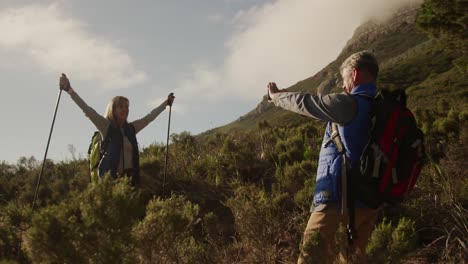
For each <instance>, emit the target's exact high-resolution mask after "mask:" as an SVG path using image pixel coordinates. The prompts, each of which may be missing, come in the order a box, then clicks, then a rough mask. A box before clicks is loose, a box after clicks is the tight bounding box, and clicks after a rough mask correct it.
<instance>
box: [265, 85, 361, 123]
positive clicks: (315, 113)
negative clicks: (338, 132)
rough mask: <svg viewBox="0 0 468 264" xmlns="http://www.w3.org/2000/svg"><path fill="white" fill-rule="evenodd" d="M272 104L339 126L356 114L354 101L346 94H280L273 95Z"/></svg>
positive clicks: (349, 120)
mask: <svg viewBox="0 0 468 264" xmlns="http://www.w3.org/2000/svg"><path fill="white" fill-rule="evenodd" d="M273 103H274V104H275V105H276V106H279V107H282V108H284V109H286V110H289V111H293V112H296V113H298V114H301V115H305V116H308V117H312V118H314V119H317V120H322V121H326V122H333V123H338V124H340V125H346V124H347V123H349V122H351V121H352V120H353V119H354V116H355V115H356V112H357V103H356V99H355V98H354V97H353V96H352V95H350V94H346V93H332V94H327V95H311V94H306V93H300V92H282V93H277V94H275V96H274V99H273Z"/></svg>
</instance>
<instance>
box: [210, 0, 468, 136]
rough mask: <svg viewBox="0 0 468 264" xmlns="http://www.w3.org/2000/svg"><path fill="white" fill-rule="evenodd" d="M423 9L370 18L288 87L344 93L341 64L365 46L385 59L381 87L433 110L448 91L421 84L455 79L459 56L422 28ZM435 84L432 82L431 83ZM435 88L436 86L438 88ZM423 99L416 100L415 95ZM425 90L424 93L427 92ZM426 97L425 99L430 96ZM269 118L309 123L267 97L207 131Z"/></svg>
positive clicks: (459, 87) (459, 86) (245, 127)
mask: <svg viewBox="0 0 468 264" xmlns="http://www.w3.org/2000/svg"><path fill="white" fill-rule="evenodd" d="M417 12H418V8H414V7H413V8H410V9H405V10H401V11H399V12H398V13H397V14H395V15H394V16H393V17H392V18H390V19H389V20H388V21H386V22H377V21H369V22H367V23H365V24H363V25H361V26H360V27H358V28H357V29H356V30H355V33H354V35H353V37H352V38H351V39H350V40H349V41H348V43H347V44H346V45H345V47H344V48H343V50H342V51H341V53H340V54H339V55H338V57H337V58H336V60H335V61H333V62H331V63H330V64H329V65H328V66H326V67H325V68H323V69H322V70H321V71H319V72H318V73H316V74H315V75H314V76H312V77H309V78H306V79H304V80H302V81H299V82H298V83H296V84H295V85H292V86H291V87H288V88H287V89H288V90H289V91H301V92H306V93H320V94H326V93H330V92H332V91H339V92H340V91H341V84H340V81H341V80H340V79H341V76H340V74H339V66H340V65H341V63H342V61H343V60H344V59H345V58H347V57H348V56H349V55H350V54H352V53H355V52H357V51H361V50H364V49H367V50H371V51H373V52H374V53H375V54H376V56H377V58H378V59H379V63H380V78H379V82H378V87H379V88H390V89H393V88H402V89H405V90H406V89H409V90H408V92H409V93H410V107H411V106H413V105H416V104H417V105H420V106H421V107H422V108H424V109H429V108H430V106H431V105H433V104H434V103H437V102H436V101H437V99H438V97H439V96H441V95H442V94H439V95H436V96H435V97H434V96H432V97H431V96H429V94H430V93H431V92H430V91H432V89H433V88H431V89H429V91H427V95H428V96H427V97H426V96H421V92H416V91H417V90H420V89H421V85H423V86H424V85H426V86H427V85H428V84H430V83H433V82H434V81H436V80H435V79H436V78H435V76H436V75H438V74H442V73H445V75H449V76H445V77H444V78H451V77H452V75H454V76H457V75H458V74H457V73H450V71H451V69H452V68H453V65H452V63H451V61H452V60H454V59H455V58H456V56H457V54H452V53H449V52H444V51H443V50H440V48H438V47H437V44H436V43H435V41H434V40H431V39H429V38H428V37H427V35H426V34H424V33H423V32H422V31H420V30H418V28H417V26H416V17H417ZM456 79H457V80H456V81H455V82H454V84H455V85H456V87H447V89H449V90H450V91H447V92H448V93H449V95H453V93H455V92H456V93H463V91H465V92H466V89H467V85H466V78H463V79H464V80H463V79H462V80H460V78H459V77H456ZM430 86H432V85H430ZM434 88H435V87H434ZM412 92H415V94H414V95H415V96H414V97H418V98H419V99H420V100H419V101H418V102H417V103H416V102H415V101H414V100H413V98H412V96H411V95H412ZM423 93H424V91H423ZM424 97H425V98H424ZM262 120H268V122H269V123H270V124H274V125H278V126H284V125H296V124H299V123H301V122H304V121H306V119H305V118H302V117H300V116H298V115H295V114H292V113H288V112H286V111H283V110H281V109H278V108H275V107H274V106H273V105H272V104H269V103H268V102H267V100H266V98H263V100H262V101H261V102H260V103H259V104H258V105H257V107H256V108H255V109H253V110H252V111H250V112H249V113H247V114H245V115H243V116H242V117H240V118H239V119H238V120H236V121H235V122H232V123H230V124H227V125H225V126H222V127H219V128H216V129H213V130H210V131H207V132H205V133H203V135H209V134H211V133H213V132H222V133H236V132H240V131H243V132H247V131H252V130H254V129H256V124H257V123H258V122H259V121H262Z"/></svg>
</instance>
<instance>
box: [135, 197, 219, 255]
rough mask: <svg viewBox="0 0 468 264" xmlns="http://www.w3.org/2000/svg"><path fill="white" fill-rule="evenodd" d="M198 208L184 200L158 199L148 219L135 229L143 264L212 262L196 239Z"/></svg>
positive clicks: (153, 204)
mask: <svg viewBox="0 0 468 264" xmlns="http://www.w3.org/2000/svg"><path fill="white" fill-rule="evenodd" d="M199 210H200V209H199V207H198V205H196V204H192V203H191V202H190V201H187V200H186V198H185V197H183V196H178V195H174V194H173V195H172V196H171V197H170V198H168V199H165V200H164V199H161V198H155V199H153V200H151V201H150V203H149V204H148V206H147V209H146V216H145V218H144V219H143V220H142V221H141V222H139V223H138V224H137V225H136V226H135V227H134V228H133V238H134V239H135V243H136V248H135V251H136V254H137V256H138V259H139V260H140V262H141V263H209V262H210V261H209V259H208V258H207V254H206V252H205V246H204V245H203V243H201V242H200V241H198V240H197V239H196V236H195V226H196V225H197V224H198V223H199V222H200V221H201V219H200V218H199V216H198V215H199Z"/></svg>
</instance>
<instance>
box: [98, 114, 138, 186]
mask: <svg viewBox="0 0 468 264" xmlns="http://www.w3.org/2000/svg"><path fill="white" fill-rule="evenodd" d="M124 133H125V135H126V136H127V138H128V140H129V141H130V143H131V144H132V147H133V151H132V160H133V167H132V169H131V170H129V172H130V173H129V174H131V175H128V176H131V178H132V179H131V180H132V184H133V185H137V184H138V183H139V180H140V159H139V150H138V143H137V139H136V133H135V127H133V125H132V124H128V123H125V126H124ZM123 139H124V137H123V135H122V132H121V129H120V128H118V127H115V126H113V125H112V124H110V125H109V129H108V130H107V135H106V139H105V140H108V142H106V149H105V151H104V154H103V156H102V159H101V163H100V165H99V176H100V177H102V176H103V175H104V174H105V173H106V172H110V174H111V176H112V178H114V179H116V178H117V172H118V168H117V167H118V166H119V161H120V155H121V151H122V149H123ZM123 158H124V159H125V156H124V157H123Z"/></svg>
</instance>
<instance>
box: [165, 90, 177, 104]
mask: <svg viewBox="0 0 468 264" xmlns="http://www.w3.org/2000/svg"><path fill="white" fill-rule="evenodd" d="M174 99H175V96H174V93H170V94H169V95H168V96H167V100H166V105H168V106H172V103H173V102H174Z"/></svg>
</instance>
